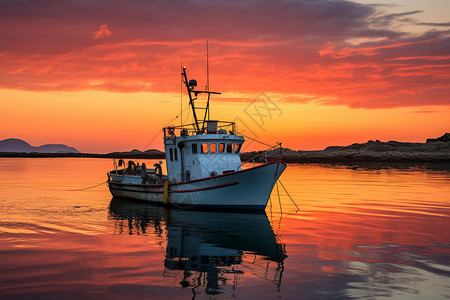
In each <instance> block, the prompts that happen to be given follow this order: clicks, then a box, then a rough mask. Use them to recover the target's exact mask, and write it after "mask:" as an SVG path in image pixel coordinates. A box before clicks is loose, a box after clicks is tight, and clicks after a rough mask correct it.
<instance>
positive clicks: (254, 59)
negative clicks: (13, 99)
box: [0, 0, 450, 108]
mask: <svg viewBox="0 0 450 300" xmlns="http://www.w3.org/2000/svg"><path fill="white" fill-rule="evenodd" d="M385 10H389V7H388V6H377V5H363V4H359V3H355V2H351V1H345V0H333V1H331V0H317V1H306V0H297V1H269V0H260V1H250V0H243V1H239V2H229V1H225V0H223V1H214V2H211V1H206V0H195V1H194V0H186V1H183V2H180V1H175V0H166V1H162V0H161V1H148V2H143V1H138V0H129V1H120V0H118V1H115V2H114V3H113V4H111V5H110V4H108V5H107V4H106V3H105V2H103V1H99V0H97V1H95V0H94V1H82V2H80V1H69V0H59V1H56V0H43V1H40V3H39V5H37V4H36V3H35V1H32V0H21V1H20V3H18V2H16V1H9V2H6V3H4V4H2V10H0V40H1V41H2V43H0V87H1V88H11V89H21V90H39V91H46V90H83V89H96V90H108V91H115V92H127V93H128V92H141V91H153V92H178V91H179V77H178V76H179V72H180V70H179V69H180V61H181V60H183V64H185V65H188V66H189V69H188V71H189V74H190V75H192V76H194V77H196V79H197V80H198V81H199V85H200V86H201V85H202V82H204V81H205V73H206V72H205V67H204V66H205V54H206V49H205V42H206V40H209V41H210V47H209V50H210V53H209V54H210V74H211V84H210V85H211V87H212V88H214V89H219V90H220V91H222V92H226V93H243V94H252V93H253V94H255V93H258V92H261V91H265V92H266V93H272V94H277V95H284V97H282V98H283V99H286V100H285V101H290V102H310V101H316V100H314V99H321V100H320V101H321V103H324V104H327V105H348V106H350V107H366V108H380V107H401V106H421V105H430V104H435V105H450V99H449V96H448V95H450V71H449V70H450V67H449V65H450V50H449V49H450V32H449V31H446V30H445V28H444V25H445V23H442V24H441V23H439V24H436V26H435V27H432V28H430V30H429V31H426V32H404V31H400V30H396V29H395V28H397V27H396V26H394V25H395V24H397V23H398V22H401V23H402V24H407V23H410V24H412V25H414V24H416V25H417V23H418V22H420V21H418V20H408V19H407V18H405V17H408V16H412V15H414V16H415V18H419V17H420V13H421V11H407V12H404V13H395V14H392V13H386V12H385ZM99 20H101V21H100V22H101V23H103V25H101V26H100V29H99V31H97V32H96V33H95V35H94V38H92V36H88V35H86V32H92V28H98V24H99ZM108 26H110V28H114V34H111V31H110V30H109V28H108ZM427 26H433V24H431V23H428V24H427ZM105 37H108V39H105ZM295 95H314V97H297V96H295ZM230 101H233V100H232V99H230Z"/></svg>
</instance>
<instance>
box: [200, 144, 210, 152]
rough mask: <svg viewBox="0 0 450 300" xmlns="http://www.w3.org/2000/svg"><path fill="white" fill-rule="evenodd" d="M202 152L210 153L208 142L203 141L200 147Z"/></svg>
mask: <svg viewBox="0 0 450 300" xmlns="http://www.w3.org/2000/svg"><path fill="white" fill-rule="evenodd" d="M200 150H201V151H202V153H208V144H207V143H202V148H201V149H200Z"/></svg>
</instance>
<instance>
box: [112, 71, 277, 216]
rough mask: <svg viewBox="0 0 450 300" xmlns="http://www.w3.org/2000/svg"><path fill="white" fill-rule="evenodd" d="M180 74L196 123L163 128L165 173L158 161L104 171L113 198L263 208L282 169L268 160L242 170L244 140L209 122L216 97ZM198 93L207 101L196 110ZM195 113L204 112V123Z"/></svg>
mask: <svg viewBox="0 0 450 300" xmlns="http://www.w3.org/2000/svg"><path fill="white" fill-rule="evenodd" d="M181 75H182V81H183V84H184V85H185V87H186V89H187V94H188V96H189V105H190V107H191V109H192V115H193V119H194V122H193V123H191V124H181V125H179V126H168V127H165V128H163V131H164V148H165V158H166V168H167V174H163V173H162V162H161V161H160V162H159V163H156V164H154V165H153V167H154V168H147V166H146V165H145V163H143V164H141V165H139V164H136V163H135V162H133V161H129V162H128V163H127V164H125V161H124V160H119V163H118V164H115V167H114V170H112V171H110V172H108V186H109V190H110V191H111V194H112V195H113V196H114V197H121V198H132V199H137V200H145V201H151V202H156V203H160V204H164V205H170V206H176V207H196V208H215V209H223V208H231V209H252V210H263V209H265V207H266V205H267V202H268V200H269V197H270V194H271V192H272V189H273V187H274V185H275V183H276V182H277V180H278V178H279V177H280V176H281V174H282V173H283V171H284V170H285V169H286V164H285V163H284V162H281V161H272V162H266V163H263V164H260V165H256V166H253V167H249V168H243V167H242V166H243V163H242V162H241V159H240V151H241V149H242V145H243V144H244V142H245V138H244V136H242V135H241V134H239V133H238V132H237V131H236V124H235V123H234V122H225V121H218V120H211V119H210V118H209V102H210V97H211V95H212V94H220V93H218V92H210V91H209V86H207V88H206V89H205V90H197V89H196V87H197V81H196V80H194V79H191V80H188V77H187V72H186V67H183V69H182V73H181ZM200 94H203V95H204V96H206V97H207V101H206V107H203V108H200V107H196V106H195V102H194V101H195V100H197V97H198V95H200ZM198 110H204V114H203V119H199V118H198V114H197V111H198ZM119 167H122V168H119Z"/></svg>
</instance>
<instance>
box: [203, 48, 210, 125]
mask: <svg viewBox="0 0 450 300" xmlns="http://www.w3.org/2000/svg"><path fill="white" fill-rule="evenodd" d="M206 92H208V101H207V102H206V111H205V114H206V113H208V121H209V120H210V117H209V98H210V94H209V51H208V40H206ZM204 119H206V115H205V118H204Z"/></svg>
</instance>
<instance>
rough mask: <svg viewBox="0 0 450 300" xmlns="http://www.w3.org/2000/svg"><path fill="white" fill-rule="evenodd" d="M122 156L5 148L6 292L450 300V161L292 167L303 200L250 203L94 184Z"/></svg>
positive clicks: (2, 268) (290, 180)
mask: <svg viewBox="0 0 450 300" xmlns="http://www.w3.org/2000/svg"><path fill="white" fill-rule="evenodd" d="M153 163H154V162H152V161H149V162H147V165H153ZM111 166H112V162H111V160H109V159H84V158H0V278H1V280H0V298H1V299H38V298H39V299H50V298H52V299H54V298H56V299H58V298H64V299H80V298H85V299H106V298H108V299H123V298H125V297H127V298H128V297H133V298H135V299H167V298H171V297H175V298H177V299H233V298H240V299H387V298H389V299H449V295H450V284H449V280H448V278H449V275H450V233H449V228H450V226H449V213H450V196H449V195H450V173H449V172H448V171H440V170H431V169H424V168H419V167H410V168H372V169H367V168H349V167H342V166H326V165H289V166H288V169H287V170H286V171H285V173H284V174H283V176H282V177H281V181H282V183H283V185H284V187H286V188H287V190H288V192H289V193H290V195H291V196H292V198H293V199H294V200H295V202H296V203H297V205H298V206H299V208H300V211H297V209H296V207H295V205H294V204H293V203H292V202H291V200H290V198H289V197H288V196H287V195H286V193H285V192H284V190H283V188H282V186H281V185H279V186H278V190H279V194H280V198H278V195H277V193H276V191H277V189H276V188H275V190H274V193H273V194H272V197H271V201H270V203H269V206H268V208H267V210H266V213H265V214H246V213H223V212H198V211H191V210H185V209H164V208H163V207H160V206H153V205H149V204H146V203H142V202H133V201H126V200H123V199H112V198H111V195H110V193H109V191H108V189H107V187H106V186H105V185H100V186H98V187H95V188H91V189H82V188H86V187H91V186H95V185H97V184H100V183H102V182H104V181H105V180H106V171H107V170H109V169H110V168H111ZM80 189H82V190H80ZM280 203H281V206H280Z"/></svg>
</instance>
